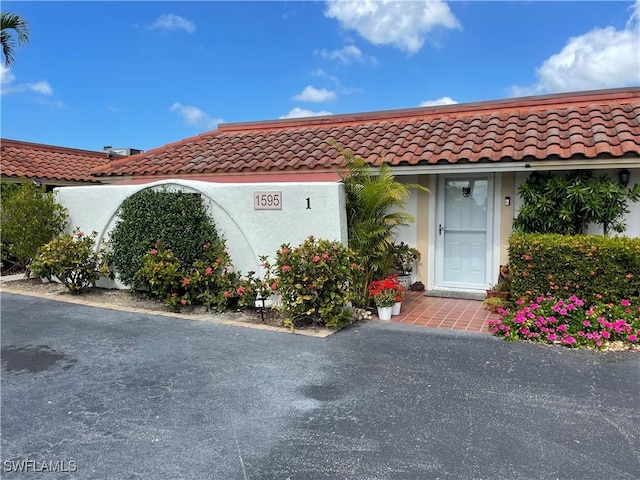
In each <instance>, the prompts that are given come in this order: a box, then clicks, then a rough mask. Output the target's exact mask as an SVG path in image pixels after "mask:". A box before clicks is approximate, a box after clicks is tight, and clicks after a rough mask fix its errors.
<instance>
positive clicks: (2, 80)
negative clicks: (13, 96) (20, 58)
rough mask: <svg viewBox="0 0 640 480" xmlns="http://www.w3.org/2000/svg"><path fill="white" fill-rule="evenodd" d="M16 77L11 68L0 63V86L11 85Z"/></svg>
mask: <svg viewBox="0 0 640 480" xmlns="http://www.w3.org/2000/svg"><path fill="white" fill-rule="evenodd" d="M15 78H16V76H15V75H14V74H13V73H11V69H10V68H9V67H5V66H4V64H3V63H0V84H3V85H4V84H9V83H11V82H13V81H14V80H15Z"/></svg>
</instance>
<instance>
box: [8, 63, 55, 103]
mask: <svg viewBox="0 0 640 480" xmlns="http://www.w3.org/2000/svg"><path fill="white" fill-rule="evenodd" d="M15 79H16V76H15V75H14V74H13V73H12V72H11V70H10V69H9V68H7V67H5V66H4V65H0V84H1V85H2V95H8V94H10V93H22V92H35V93H39V94H40V95H46V96H50V95H53V88H51V85H49V82H47V81H45V80H40V81H39V82H35V83H18V84H14V83H13V82H14V80H15Z"/></svg>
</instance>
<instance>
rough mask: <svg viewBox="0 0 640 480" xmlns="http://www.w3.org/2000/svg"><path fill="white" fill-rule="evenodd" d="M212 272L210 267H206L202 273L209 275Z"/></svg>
mask: <svg viewBox="0 0 640 480" xmlns="http://www.w3.org/2000/svg"><path fill="white" fill-rule="evenodd" d="M212 272H213V269H212V268H211V267H207V268H206V270H205V271H204V274H205V275H211V273H212Z"/></svg>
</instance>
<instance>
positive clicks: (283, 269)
mask: <svg viewBox="0 0 640 480" xmlns="http://www.w3.org/2000/svg"><path fill="white" fill-rule="evenodd" d="M289 270H291V267H290V266H289V265H283V266H282V271H283V272H288V271H289Z"/></svg>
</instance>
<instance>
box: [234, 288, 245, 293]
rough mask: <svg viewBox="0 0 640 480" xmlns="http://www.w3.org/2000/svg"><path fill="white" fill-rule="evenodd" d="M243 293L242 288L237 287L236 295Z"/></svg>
mask: <svg viewBox="0 0 640 480" xmlns="http://www.w3.org/2000/svg"><path fill="white" fill-rule="evenodd" d="M244 292H245V289H244V287H238V289H237V290H236V293H237V294H238V295H242V294H243V293H244Z"/></svg>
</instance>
